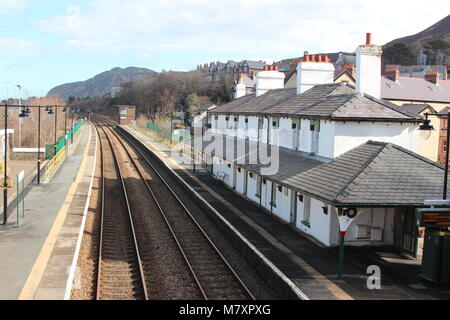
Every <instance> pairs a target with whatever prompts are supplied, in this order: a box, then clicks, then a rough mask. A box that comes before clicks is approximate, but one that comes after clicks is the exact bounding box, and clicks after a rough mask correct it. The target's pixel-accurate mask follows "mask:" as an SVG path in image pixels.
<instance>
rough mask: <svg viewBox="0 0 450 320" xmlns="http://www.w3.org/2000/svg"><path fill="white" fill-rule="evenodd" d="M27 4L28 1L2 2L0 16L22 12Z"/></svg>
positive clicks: (11, 0)
mask: <svg viewBox="0 0 450 320" xmlns="http://www.w3.org/2000/svg"><path fill="white" fill-rule="evenodd" d="M27 3H28V1H27V0H0V14H12V13H15V12H17V11H19V10H22V9H23V8H24V7H25V6H26V5H27Z"/></svg>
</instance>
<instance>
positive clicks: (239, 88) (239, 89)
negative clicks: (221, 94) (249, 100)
mask: <svg viewBox="0 0 450 320" xmlns="http://www.w3.org/2000/svg"><path fill="white" fill-rule="evenodd" d="M246 91H247V88H246V86H245V84H244V83H243V82H240V83H238V84H237V85H236V87H235V91H234V99H239V98H240V97H243V96H245V94H246Z"/></svg>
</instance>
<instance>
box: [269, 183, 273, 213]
mask: <svg viewBox="0 0 450 320" xmlns="http://www.w3.org/2000/svg"><path fill="white" fill-rule="evenodd" d="M270 187H271V188H270V213H271V214H273V181H271V182H270Z"/></svg>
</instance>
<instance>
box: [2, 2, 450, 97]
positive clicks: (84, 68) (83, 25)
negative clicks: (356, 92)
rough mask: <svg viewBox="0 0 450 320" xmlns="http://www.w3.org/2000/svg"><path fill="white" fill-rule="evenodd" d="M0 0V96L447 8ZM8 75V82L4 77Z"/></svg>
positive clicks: (281, 49) (298, 41)
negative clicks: (115, 70)
mask: <svg viewBox="0 0 450 320" xmlns="http://www.w3.org/2000/svg"><path fill="white" fill-rule="evenodd" d="M430 7H431V8H430V9H426V7H425V6H424V4H423V1H407V0H400V1H392V0H378V1H362V0H341V1H334V0H322V1H311V0H309V1H303V0H223V1H220V2H216V1H207V0H166V1H161V0H159V1H154V0H128V1H126V0H72V1H65V0H58V1H56V0H0V28H1V29H0V30H1V31H0V97H1V98H4V97H5V96H6V90H7V88H8V91H9V96H14V95H15V92H14V91H15V90H14V86H13V85H12V84H11V83H18V84H21V85H22V86H23V88H24V89H25V90H24V94H23V95H24V96H28V95H31V96H33V95H36V96H42V95H45V94H46V93H47V92H48V90H50V89H51V88H52V87H54V86H56V85H59V84H62V83H66V82H73V81H80V80H86V79H88V78H90V77H92V76H94V75H96V74H98V73H100V72H103V71H106V70H110V69H112V68H114V67H128V66H137V67H146V68H150V69H153V70H155V71H161V70H162V69H166V70H179V71H187V70H191V69H194V68H195V66H196V65H197V64H200V63H206V62H210V61H216V60H221V61H226V60H228V59H235V60H240V59H245V58H247V59H258V60H259V59H263V60H265V61H267V62H272V61H275V60H280V59H283V58H289V57H297V56H301V55H302V53H303V51H305V50H308V51H309V52H310V53H316V52H334V51H354V50H355V48H356V46H357V45H359V44H361V43H363V42H364V40H365V32H372V33H373V41H374V42H375V43H378V44H384V43H386V42H388V41H390V40H392V39H394V38H397V37H401V36H406V35H410V34H414V33H417V32H419V31H421V30H423V29H425V28H427V27H429V26H430V25H432V24H433V23H435V22H437V21H438V20H440V19H442V18H444V17H445V16H446V15H448V14H449V10H448V9H449V6H448V0H433V5H432V6H430ZM8 82H9V83H10V84H8Z"/></svg>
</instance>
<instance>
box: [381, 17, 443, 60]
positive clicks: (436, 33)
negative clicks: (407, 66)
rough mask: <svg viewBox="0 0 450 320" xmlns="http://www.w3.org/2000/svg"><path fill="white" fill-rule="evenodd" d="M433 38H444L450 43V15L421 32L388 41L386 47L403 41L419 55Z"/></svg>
mask: <svg viewBox="0 0 450 320" xmlns="http://www.w3.org/2000/svg"><path fill="white" fill-rule="evenodd" d="M431 40H444V41H447V42H449V43H450V15H448V16H447V17H445V18H444V19H442V20H440V21H439V22H437V23H435V24H433V25H432V26H431V27H429V28H427V29H425V30H423V31H421V32H419V33H416V34H414V35H411V36H407V37H403V38H398V39H395V40H392V41H390V42H388V43H386V44H385V45H384V48H388V47H390V46H391V45H393V44H395V43H400V42H402V43H404V44H406V45H407V46H408V47H409V48H410V49H411V52H412V53H413V54H415V55H417V54H419V53H420V51H421V50H422V49H423V47H424V46H425V45H426V44H427V43H428V42H429V41H431Z"/></svg>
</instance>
